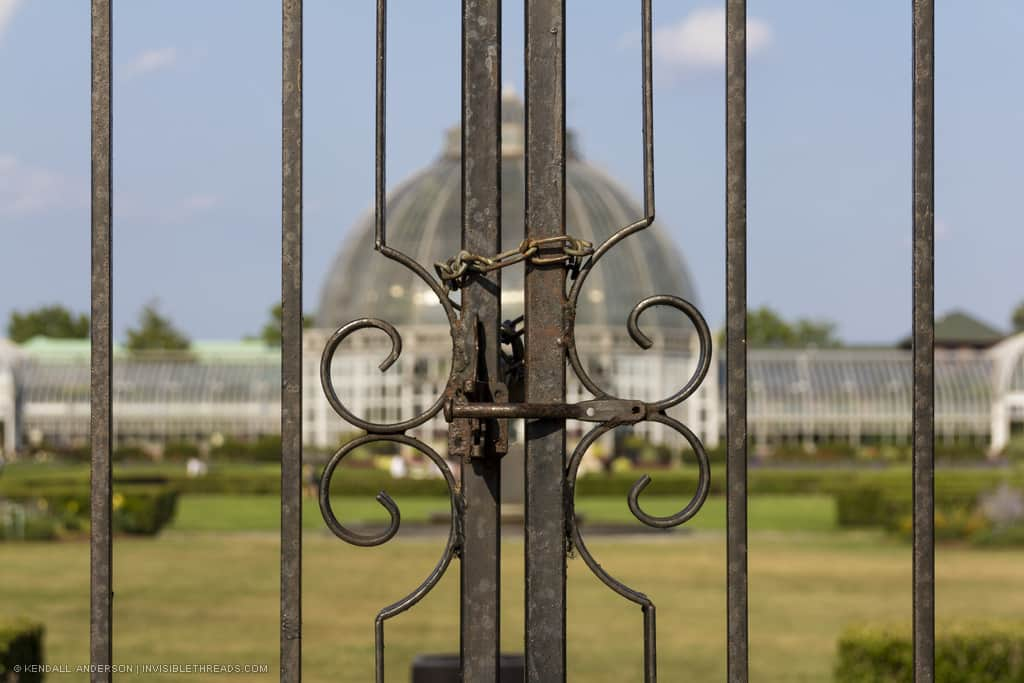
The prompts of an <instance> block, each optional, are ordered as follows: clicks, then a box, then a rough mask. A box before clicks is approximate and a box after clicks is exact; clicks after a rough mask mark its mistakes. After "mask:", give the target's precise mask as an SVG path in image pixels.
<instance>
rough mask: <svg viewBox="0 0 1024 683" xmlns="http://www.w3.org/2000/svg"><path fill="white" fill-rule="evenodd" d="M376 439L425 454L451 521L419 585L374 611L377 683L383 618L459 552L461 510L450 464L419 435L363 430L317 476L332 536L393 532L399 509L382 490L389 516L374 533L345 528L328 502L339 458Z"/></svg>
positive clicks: (428, 585)
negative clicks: (444, 493) (444, 491)
mask: <svg viewBox="0 0 1024 683" xmlns="http://www.w3.org/2000/svg"><path fill="white" fill-rule="evenodd" d="M379 441H390V442H392V443H397V444H401V445H404V446H409V447H411V448H414V449H416V450H418V451H419V452H420V453H423V454H424V455H425V456H427V457H428V458H429V459H430V460H431V461H432V462H433V463H434V465H436V466H437V468H438V470H439V471H440V472H441V475H442V476H443V477H444V480H445V483H446V484H447V486H448V498H449V501H450V503H451V525H450V527H449V530H448V541H447V543H445V547H444V550H443V551H442V552H441V557H440V559H439V560H438V561H437V564H436V565H435V566H434V569H433V571H431V572H430V574H429V575H428V576H427V578H426V579H424V580H423V582H422V583H420V585H419V586H417V587H416V588H415V589H414V590H413V591H412V592H411V593H409V594H408V595H406V596H405V597H403V598H401V599H400V600H397V601H396V602H393V603H392V604H390V605H388V606H387V607H385V608H383V609H382V610H380V612H378V613H377V618H376V620H375V623H374V635H375V667H376V680H377V682H378V683H383V681H384V622H385V621H387V620H388V619H390V618H391V617H394V616H397V615H399V614H401V613H402V612H405V611H406V610H408V609H410V608H412V607H413V606H415V605H416V603H418V602H419V601H420V600H422V599H423V598H424V597H426V595H427V594H428V593H429V592H430V591H431V590H432V589H433V588H434V586H436V585H437V583H438V582H439V581H440V580H441V577H443V576H444V574H445V572H446V571H447V570H448V566H449V565H450V564H451V561H452V559H453V558H454V557H455V556H456V555H458V553H459V549H460V546H461V538H462V512H463V511H462V497H461V495H460V494H459V489H458V485H457V484H456V482H455V476H454V475H453V474H452V471H451V468H449V467H448V464H447V463H446V462H445V460H444V458H442V457H441V456H440V455H439V454H438V453H437V451H435V450H434V449H432V448H431V447H430V446H428V445H427V444H425V443H423V442H422V441H420V440H419V439H416V438H414V437H411V436H407V435H405V434H367V435H365V436H362V437H359V438H357V439H353V440H352V441H349V442H348V443H346V444H345V445H344V446H342V447H341V449H339V450H338V451H337V452H336V453H335V454H334V456H333V457H331V459H330V460H329V461H328V463H327V466H326V467H325V468H324V472H323V476H322V477H321V479H320V492H319V498H320V513H321V515H322V516H323V518H324V521H325V522H326V523H327V527H328V528H329V529H330V530H331V532H332V533H333V534H334V535H335V536H337V537H338V538H340V539H342V540H343V541H345V542H347V543H351V544H352V545H356V546H361V547H371V546H378V545H383V544H384V543H387V542H388V541H389V540H391V538H393V537H394V535H395V534H396V533H398V529H399V526H400V525H401V518H402V515H401V511H400V510H399V508H398V505H397V504H396V503H395V501H394V500H393V499H392V498H391V496H389V495H388V494H387V492H386V491H381V492H380V493H378V494H377V496H376V498H377V502H379V503H380V504H381V506H382V507H383V508H384V509H385V510H387V512H388V515H389V517H390V519H389V521H388V526H387V528H386V529H384V531H382V532H380V533H377V534H365V533H360V532H357V531H353V530H352V529H349V528H348V527H346V526H345V525H343V524H342V523H341V522H340V521H339V520H338V518H337V516H336V515H335V513H334V508H333V507H332V505H331V497H330V491H331V480H332V479H333V477H334V473H335V470H336V469H337V467H338V465H339V464H341V461H342V460H344V459H345V457H346V456H347V455H348V454H349V453H351V452H352V451H354V450H355V449H357V448H359V447H361V446H365V445H367V444H371V443H375V442H379Z"/></svg>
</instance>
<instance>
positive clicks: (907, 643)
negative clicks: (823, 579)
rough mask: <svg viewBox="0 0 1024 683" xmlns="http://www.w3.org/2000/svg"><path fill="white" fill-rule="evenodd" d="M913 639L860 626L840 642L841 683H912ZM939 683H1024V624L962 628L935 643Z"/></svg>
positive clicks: (943, 634) (944, 630) (942, 632)
mask: <svg viewBox="0 0 1024 683" xmlns="http://www.w3.org/2000/svg"><path fill="white" fill-rule="evenodd" d="M913 650H914V647H913V641H912V639H911V634H910V633H909V632H908V631H907V630H906V629H902V628H895V627H879V626H874V627H872V626H861V627H855V628H852V629H849V630H847V631H846V632H845V633H844V634H843V635H842V636H841V637H840V639H839V654H838V659H837V662H836V671H835V674H836V679H835V680H836V683H897V682H898V683H905V682H906V681H912V680H913V672H914V653H913ZM935 680H937V681H942V683H1024V622H1014V623H989V624H957V625H950V626H949V627H948V628H940V630H939V632H938V634H937V635H936V639H935Z"/></svg>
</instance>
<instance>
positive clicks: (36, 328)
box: [7, 304, 89, 344]
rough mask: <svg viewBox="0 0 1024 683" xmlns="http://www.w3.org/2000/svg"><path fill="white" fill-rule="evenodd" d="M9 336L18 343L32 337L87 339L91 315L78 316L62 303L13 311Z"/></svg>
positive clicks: (9, 324)
mask: <svg viewBox="0 0 1024 683" xmlns="http://www.w3.org/2000/svg"><path fill="white" fill-rule="evenodd" d="M7 336H8V337H10V338H11V340H12V341H14V342H16V343H18V344H21V343H23V342H26V341H28V340H29V339H31V338H32V337H51V338H53V339H86V338H88V336H89V316H87V315H85V314H84V313H82V314H79V315H77V316H76V315H75V314H73V313H72V312H71V311H69V310H68V309H67V308H65V307H64V306H61V305H60V304H53V305H52V306H43V307H41V308H37V309H35V310H34V311H28V312H26V313H19V312H18V311H12V312H11V317H10V320H9V322H8V323H7Z"/></svg>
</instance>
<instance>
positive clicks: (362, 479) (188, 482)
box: [0, 462, 1024, 519]
mask: <svg viewBox="0 0 1024 683" xmlns="http://www.w3.org/2000/svg"><path fill="white" fill-rule="evenodd" d="M645 472H646V473H648V474H650V475H651V478H652V479H653V482H652V483H651V485H650V487H649V488H648V489H647V490H646V491H644V495H645V496H661V495H664V496H686V495H689V494H690V493H691V492H692V491H693V490H694V489H695V488H696V486H697V468H696V467H695V466H694V465H693V464H692V463H690V464H688V465H687V466H685V467H683V468H672V469H658V468H655V467H652V468H646V467H643V466H639V467H637V468H635V469H634V470H631V471H626V472H613V473H609V474H605V473H591V474H583V475H580V477H579V480H578V483H577V489H578V491H579V494H580V495H581V496H584V495H607V496H625V495H626V494H627V493H628V492H629V490H630V488H631V487H632V486H633V484H634V483H635V482H636V480H637V479H639V478H640V476H641V475H643V474H644V473H645ZM747 480H748V488H749V492H750V494H751V495H801V494H826V495H837V496H838V495H839V494H840V493H842V492H849V491H852V490H862V489H864V488H870V487H875V488H880V489H881V490H883V491H885V492H890V493H891V494H892V497H893V498H898V497H899V495H901V494H900V492H903V494H904V495H905V496H907V500H909V495H910V482H911V473H910V468H909V467H902V466H900V467H879V468H874V467H858V468H854V467H799V468H796V467H792V468H790V467H751V468H750V470H749V473H748V477H747ZM1003 481H1009V482H1010V483H1012V484H1014V485H1015V486H1016V485H1017V484H1016V483H1014V482H1017V483H1019V484H1020V486H1019V488H1024V468H1021V467H1014V468H1011V467H1001V468H995V467H985V468H964V467H961V468H939V469H937V470H936V488H937V494H938V495H940V496H941V495H945V494H946V492H950V495H957V493H956V492H958V491H959V492H961V493H963V494H964V495H966V496H967V498H966V499H967V500H973V499H974V498H976V496H977V495H978V494H979V493H980V492H982V491H986V490H990V489H994V488H995V487H996V486H998V485H999V483H1000V482H1003ZM161 483H165V484H166V485H168V486H170V487H173V488H175V489H177V490H178V491H179V492H180V493H182V494H240V495H244V494H276V493H278V492H279V491H280V490H281V471H280V468H279V467H278V466H276V465H271V464H241V463H230V464H229V463H217V462H214V463H211V464H210V467H209V472H208V473H207V474H205V475H203V476H199V477H189V476H187V475H186V473H185V468H184V466H183V465H180V464H174V465H170V464H162V465H153V464H148V465H135V466H124V467H120V468H115V470H114V484H115V488H116V487H117V486H118V484H122V485H125V486H127V485H135V484H152V485H157V484H161ZM57 485H63V486H69V487H74V486H78V487H84V488H88V485H89V472H88V469H86V468H84V467H78V466H75V467H51V466H40V465H19V466H12V467H9V468H7V469H6V470H5V471H4V476H2V477H0V496H2V495H9V494H18V493H20V492H23V491H25V490H27V489H34V488H37V487H40V486H57ZM332 488H333V490H334V492H335V493H340V494H345V493H351V494H353V495H364V494H370V495H373V494H376V493H377V492H378V491H380V490H381V489H386V490H387V491H388V492H389V493H392V494H394V495H405V496H424V497H426V496H443V495H445V485H444V482H443V481H442V480H441V479H439V478H433V479H412V478H407V479H393V478H392V477H391V476H390V475H389V473H388V472H387V471H384V470H379V469H374V468H369V467H358V466H354V465H350V464H347V463H346V464H345V465H343V466H342V467H341V468H339V469H338V471H337V472H336V473H335V477H334V485H333V487H332ZM724 492H725V466H724V465H722V464H718V463H713V464H712V465H711V494H712V495H721V494H723V493H724ZM847 503H848V505H846V506H844V508H842V509H841V510H840V514H841V515H843V514H844V513H845V511H846V510H849V505H857V504H858V501H857V499H856V498H855V497H854V498H850V499H848V501H847ZM872 510H873V507H872V506H871V505H868V506H867V512H866V513H865V514H866V515H867V517H866V519H870V514H871V512H872Z"/></svg>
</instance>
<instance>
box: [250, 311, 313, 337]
mask: <svg viewBox="0 0 1024 683" xmlns="http://www.w3.org/2000/svg"><path fill="white" fill-rule="evenodd" d="M310 327H313V316H311V315H308V314H307V315H303V316H302V328H303V329H308V328H310ZM259 338H260V339H261V340H262V341H263V343H264V344H266V345H267V346H280V345H281V302H280V301H278V302H277V303H276V304H274V305H273V306H271V307H270V320H268V321H267V324H266V325H264V326H263V329H262V330H260V336H259Z"/></svg>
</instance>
